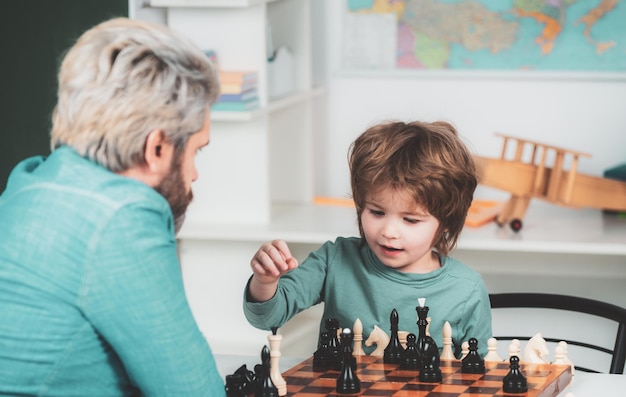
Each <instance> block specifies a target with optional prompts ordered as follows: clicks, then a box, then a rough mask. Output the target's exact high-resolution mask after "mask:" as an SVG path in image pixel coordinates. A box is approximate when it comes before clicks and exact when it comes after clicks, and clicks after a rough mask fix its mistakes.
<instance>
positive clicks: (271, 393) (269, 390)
mask: <svg viewBox="0 0 626 397" xmlns="http://www.w3.org/2000/svg"><path fill="white" fill-rule="evenodd" d="M254 396H255V397H278V389H277V388H276V386H275V385H274V382H272V378H271V377H270V349H269V348H268V347H267V345H265V346H263V350H261V368H260V377H259V376H257V387H256V393H255V395H254Z"/></svg>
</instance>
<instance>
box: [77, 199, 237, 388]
mask: <svg viewBox="0 0 626 397" xmlns="http://www.w3.org/2000/svg"><path fill="white" fill-rule="evenodd" d="M172 228H173V226H172V221H171V216H170V215H169V212H167V211H166V210H164V208H163V207H159V206H158V205H156V204H154V205H153V206H150V205H149V204H135V205H132V206H128V205H127V206H124V207H122V208H120V209H119V210H117V211H116V212H115V214H114V215H113V216H112V217H111V218H110V219H109V220H107V221H103V223H102V225H101V230H100V232H99V233H97V234H96V237H94V239H93V240H92V241H91V247H90V252H91V255H90V257H89V258H88V264H87V267H86V269H87V270H86V272H87V274H86V275H85V278H84V279H85V282H84V285H83V288H82V292H81V296H80V298H79V299H80V302H79V305H80V307H81V308H82V310H83V311H84V315H85V316H86V317H87V318H88V320H89V321H90V322H91V323H92V324H93V327H94V328H95V329H96V331H97V332H98V333H99V334H100V335H102V338H103V339H104V340H105V341H106V343H108V344H109V345H110V347H111V348H112V349H113V350H114V351H115V353H116V354H117V355H118V356H119V358H120V360H121V361H122V363H123V365H124V368H125V370H126V371H127V372H128V374H129V376H130V378H131V380H132V381H133V383H134V384H135V385H136V386H137V387H138V388H140V389H141V391H142V395H144V396H201V395H202V396H207V395H210V396H222V395H225V389H224V384H223V382H222V380H221V376H220V375H219V373H218V371H217V367H216V364H215V361H214V357H213V354H212V352H211V349H210V347H209V345H208V343H207V341H206V340H205V339H204V337H203V335H202V334H201V332H200V330H199V329H198V326H197V324H196V322H195V320H194V318H193V315H192V312H191V309H190V307H189V305H188V302H187V299H186V296H185V291H184V287H183V281H182V275H181V271H180V265H179V262H178V257H177V252H176V241H175V239H174V235H173V232H172V231H171V229H172Z"/></svg>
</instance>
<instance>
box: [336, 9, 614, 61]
mask: <svg viewBox="0 0 626 397" xmlns="http://www.w3.org/2000/svg"><path fill="white" fill-rule="evenodd" d="M345 2H346V7H345V15H344V23H343V27H342V29H343V40H342V45H343V48H342V64H343V65H342V67H343V68H344V69H349V70H389V69H394V70H395V69H409V70H418V69H419V70H509V71H512V70H517V71H520V70H531V71H533V70H536V71H575V72H626V0H345Z"/></svg>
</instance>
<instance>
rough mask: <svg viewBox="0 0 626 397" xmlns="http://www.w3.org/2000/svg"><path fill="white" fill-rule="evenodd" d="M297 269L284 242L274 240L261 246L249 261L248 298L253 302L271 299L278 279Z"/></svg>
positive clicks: (296, 263)
mask: <svg viewBox="0 0 626 397" xmlns="http://www.w3.org/2000/svg"><path fill="white" fill-rule="evenodd" d="M297 267H298V261H297V260H296V259H295V258H294V257H293V256H292V255H291V251H289V247H288V246H287V243H285V242H284V241H282V240H274V241H270V242H268V243H265V244H263V245H261V247H260V248H259V250H258V251H257V252H256V253H255V254H254V256H253V257H252V260H251V261H250V268H251V269H252V272H253V275H252V279H251V280H250V282H249V283H248V296H249V297H250V298H252V299H253V300H254V301H255V302H266V301H268V300H270V299H272V297H273V296H274V294H275V293H276V289H277V288H278V280H279V279H280V277H281V276H282V275H283V274H285V273H287V272H289V271H291V270H293V269H295V268H297Z"/></svg>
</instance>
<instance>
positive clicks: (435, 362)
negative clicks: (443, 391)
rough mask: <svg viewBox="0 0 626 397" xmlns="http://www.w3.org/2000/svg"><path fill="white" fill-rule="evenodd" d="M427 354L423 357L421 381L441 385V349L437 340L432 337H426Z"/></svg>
mask: <svg viewBox="0 0 626 397" xmlns="http://www.w3.org/2000/svg"><path fill="white" fill-rule="evenodd" d="M424 339H425V343H426V353H425V354H424V355H422V370H421V371H420V374H419V381H420V382H426V383H440V382H441V380H442V378H443V376H442V374H441V369H440V368H439V364H440V363H441V361H440V359H439V347H437V344H436V343H435V340H434V339H433V338H431V337H430V336H426V338H424Z"/></svg>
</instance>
